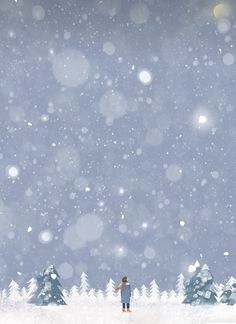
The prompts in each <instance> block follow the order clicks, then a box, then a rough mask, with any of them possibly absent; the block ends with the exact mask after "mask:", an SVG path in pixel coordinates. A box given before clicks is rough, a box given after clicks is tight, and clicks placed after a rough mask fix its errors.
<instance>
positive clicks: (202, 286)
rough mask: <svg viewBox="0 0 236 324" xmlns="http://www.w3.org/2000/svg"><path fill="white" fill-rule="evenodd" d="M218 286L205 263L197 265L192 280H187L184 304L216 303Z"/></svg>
mask: <svg viewBox="0 0 236 324" xmlns="http://www.w3.org/2000/svg"><path fill="white" fill-rule="evenodd" d="M216 302H217V299H216V288H215V285H214V278H213V276H212V274H211V272H210V270H209V268H208V266H207V265H206V264H205V265H204V266H203V267H202V268H201V267H197V268H196V271H195V272H194V273H193V276H192V278H191V279H190V280H187V281H186V286H185V299H184V301H183V303H184V304H191V305H200V304H215V303H216Z"/></svg>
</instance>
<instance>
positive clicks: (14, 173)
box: [6, 165, 19, 178]
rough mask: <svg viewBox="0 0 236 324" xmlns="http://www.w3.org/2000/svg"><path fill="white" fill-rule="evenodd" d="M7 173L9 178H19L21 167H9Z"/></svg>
mask: <svg viewBox="0 0 236 324" xmlns="http://www.w3.org/2000/svg"><path fill="white" fill-rule="evenodd" d="M6 171H7V175H8V177H9V178H17V177H18V175H19V167H18V166H16V165H8V166H7V168H6Z"/></svg>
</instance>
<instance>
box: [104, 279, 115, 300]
mask: <svg viewBox="0 0 236 324" xmlns="http://www.w3.org/2000/svg"><path fill="white" fill-rule="evenodd" d="M105 295H106V298H107V299H109V300H114V299H115V297H116V293H115V282H114V281H113V280H112V279H110V280H109V282H108V284H107V285H106V291H105Z"/></svg>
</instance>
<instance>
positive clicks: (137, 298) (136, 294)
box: [133, 288, 140, 300]
mask: <svg viewBox="0 0 236 324" xmlns="http://www.w3.org/2000/svg"><path fill="white" fill-rule="evenodd" d="M133 298H134V300H139V299H140V292H139V290H138V288H134V291H133Z"/></svg>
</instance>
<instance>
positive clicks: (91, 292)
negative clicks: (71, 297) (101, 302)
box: [88, 288, 96, 302]
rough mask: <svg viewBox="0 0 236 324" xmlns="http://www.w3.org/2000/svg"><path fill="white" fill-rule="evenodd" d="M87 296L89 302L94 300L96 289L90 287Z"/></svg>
mask: <svg viewBox="0 0 236 324" xmlns="http://www.w3.org/2000/svg"><path fill="white" fill-rule="evenodd" d="M88 296H89V300H90V301H91V302H93V301H95V300H96V291H95V289H93V288H92V289H90V290H89V292H88Z"/></svg>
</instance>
